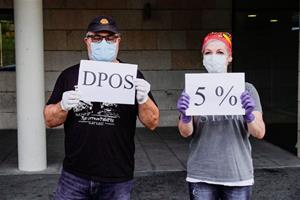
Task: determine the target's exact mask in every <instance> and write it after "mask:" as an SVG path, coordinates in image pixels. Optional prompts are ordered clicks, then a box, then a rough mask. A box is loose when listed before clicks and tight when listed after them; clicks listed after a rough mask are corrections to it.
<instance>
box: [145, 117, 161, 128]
mask: <svg viewBox="0 0 300 200" xmlns="http://www.w3.org/2000/svg"><path fill="white" fill-rule="evenodd" d="M158 124H159V116H158V115H157V116H153V117H152V120H151V123H149V125H148V128H149V129H150V130H151V131H154V130H155V129H156V128H157V127H158Z"/></svg>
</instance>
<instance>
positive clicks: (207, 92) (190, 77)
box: [185, 73, 245, 115]
mask: <svg viewBox="0 0 300 200" xmlns="http://www.w3.org/2000/svg"><path fill="white" fill-rule="evenodd" d="M185 91H186V92H187V93H188V94H189V96H190V105H189V109H188V110H187V115H244V114H245V110H244V109H243V108H242V104H241V100H240V96H241V94H242V93H243V92H244V91H245V74H244V73H213V74H212V73H187V74H185Z"/></svg>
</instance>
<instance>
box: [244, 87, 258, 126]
mask: <svg viewBox="0 0 300 200" xmlns="http://www.w3.org/2000/svg"><path fill="white" fill-rule="evenodd" d="M241 101H242V105H243V108H244V109H245V115H244V119H245V121H246V122H247V123H250V122H252V121H253V120H254V119H255V116H254V115H253V113H252V112H253V110H254V107H255V102H254V99H253V98H252V97H251V95H250V93H249V92H248V91H247V90H246V91H245V92H243V93H242V95H241Z"/></svg>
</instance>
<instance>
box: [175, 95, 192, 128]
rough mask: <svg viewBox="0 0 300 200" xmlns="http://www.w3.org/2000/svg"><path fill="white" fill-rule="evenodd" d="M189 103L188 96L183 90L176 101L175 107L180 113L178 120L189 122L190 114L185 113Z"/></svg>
mask: <svg viewBox="0 0 300 200" xmlns="http://www.w3.org/2000/svg"><path fill="white" fill-rule="evenodd" d="M189 104H190V96H189V95H188V94H187V93H186V92H185V91H183V92H182V93H181V95H180V96H179V98H178V101H177V109H178V111H179V112H180V113H181V117H180V120H181V121H182V122H183V123H189V122H190V121H191V119H192V117H191V116H186V114H185V111H186V110H187V109H188V108H189Z"/></svg>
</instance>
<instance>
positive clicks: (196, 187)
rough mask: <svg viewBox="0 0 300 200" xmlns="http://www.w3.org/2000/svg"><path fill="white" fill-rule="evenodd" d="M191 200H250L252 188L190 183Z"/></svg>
mask: <svg viewBox="0 0 300 200" xmlns="http://www.w3.org/2000/svg"><path fill="white" fill-rule="evenodd" d="M189 192H190V199H191V200H219V199H222V200H250V199H251V194H252V186H242V187H237V186H235V187H232V186H223V185H213V184H207V183H189Z"/></svg>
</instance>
